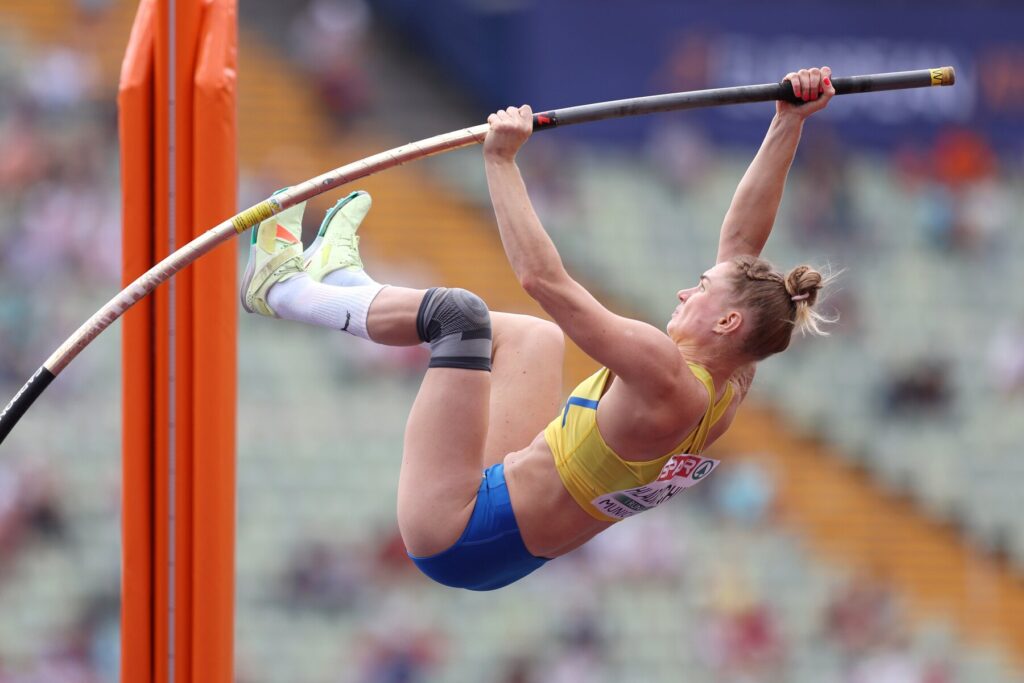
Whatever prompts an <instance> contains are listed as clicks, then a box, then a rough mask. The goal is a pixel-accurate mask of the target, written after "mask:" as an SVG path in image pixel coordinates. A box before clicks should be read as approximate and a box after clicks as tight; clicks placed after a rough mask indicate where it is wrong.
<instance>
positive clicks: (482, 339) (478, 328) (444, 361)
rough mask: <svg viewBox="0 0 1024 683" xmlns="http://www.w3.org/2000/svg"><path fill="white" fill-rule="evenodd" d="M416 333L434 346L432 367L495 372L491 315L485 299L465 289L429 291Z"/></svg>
mask: <svg viewBox="0 0 1024 683" xmlns="http://www.w3.org/2000/svg"><path fill="white" fill-rule="evenodd" d="M416 332H417V333H418V334H419V337H420V339H421V340H423V341H425V342H427V343H429V344H430V367H432V368H462V369H465V370H487V371H488V372H489V371H490V369H491V314H490V311H488V310H487V304H485V303H484V301H483V299H481V298H480V297H478V296H477V295H476V294H473V293H472V292H467V291H466V290H464V289H447V288H445V287H434V288H432V289H428V290H427V293H426V295H425V296H424V297H423V303H421V304H420V310H419V313H418V314H417V315H416Z"/></svg>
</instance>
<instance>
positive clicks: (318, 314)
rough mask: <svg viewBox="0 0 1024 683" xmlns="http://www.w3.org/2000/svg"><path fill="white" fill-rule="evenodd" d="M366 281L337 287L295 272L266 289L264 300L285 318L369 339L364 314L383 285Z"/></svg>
mask: <svg viewBox="0 0 1024 683" xmlns="http://www.w3.org/2000/svg"><path fill="white" fill-rule="evenodd" d="M335 272H339V271H335ZM349 272H351V271H349ZM359 272H361V271H359ZM333 274H334V273H332V275H333ZM364 275H365V273H364ZM367 280H369V276H367ZM369 281H370V282H371V283H372V284H365V285H356V286H352V287H337V286H332V285H327V284H323V283H320V282H315V281H313V280H312V279H310V277H309V276H308V275H306V274H302V275H297V276H295V277H293V278H291V279H290V280H285V281H284V282H278V283H277V284H275V285H274V286H273V287H271V288H270V291H269V292H267V303H269V304H270V307H271V308H272V309H274V312H275V313H277V315H278V316H279V317H281V318H284V319H285V320H294V321H296V322H300V323H307V324H309V325H317V326H319V327H327V328H330V329H332V330H341V331H342V332H348V333H349V334H354V335H355V336H357V337H362V338H363V339H369V338H370V335H369V334H368V333H367V331H366V314H367V312H369V310H370V304H371V303H373V300H374V298H376V296H377V295H378V294H379V293H380V290H382V289H384V285H382V284H378V283H376V282H373V280H369Z"/></svg>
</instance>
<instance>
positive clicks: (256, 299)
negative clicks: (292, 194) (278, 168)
mask: <svg viewBox="0 0 1024 683" xmlns="http://www.w3.org/2000/svg"><path fill="white" fill-rule="evenodd" d="M282 191H283V190H278V192H282ZM275 194H277V193H276V192H275ZM305 210H306V202H302V203H301V204H296V205H295V206H293V207H291V208H288V209H285V210H284V211H282V212H281V213H279V214H278V215H276V216H273V217H271V218H268V219H267V220H265V221H263V222H262V223H260V224H259V225H258V226H256V228H254V229H253V231H252V242H251V244H250V246H249V265H248V266H246V268H245V274H244V275H243V276H242V286H241V295H242V296H241V298H242V308H244V309H245V310H246V311H248V312H249V313H259V314H260V315H266V316H269V317H271V318H276V317H277V314H276V313H274V311H273V309H271V308H270V305H269V304H268V303H267V292H269V291H270V288H271V287H273V286H274V285H276V284H277V283H278V282H284V281H285V280H289V279H291V278H293V277H295V276H296V275H299V274H300V273H302V214H303V212H304V211H305Z"/></svg>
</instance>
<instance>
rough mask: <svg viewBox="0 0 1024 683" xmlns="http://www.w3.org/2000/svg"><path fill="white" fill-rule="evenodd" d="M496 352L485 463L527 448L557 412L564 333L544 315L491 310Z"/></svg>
mask: <svg viewBox="0 0 1024 683" xmlns="http://www.w3.org/2000/svg"><path fill="white" fill-rule="evenodd" d="M491 323H492V328H493V335H494V354H493V364H492V370H491V400H490V421H489V422H490V427H489V429H488V432H487V443H486V446H485V447H484V455H483V466H484V467H489V466H491V465H493V464H495V463H499V462H501V461H502V460H503V459H504V457H505V455H506V454H508V453H511V452H513V451H518V450H520V449H522V448H525V447H526V446H528V445H529V444H530V442H531V441H532V440H533V439H534V437H536V436H537V434H538V433H539V432H540V431H541V430H543V429H544V427H545V426H547V424H548V422H550V421H551V419H552V418H553V417H554V416H555V414H556V413H557V412H558V406H559V404H560V403H561V399H562V363H563V358H564V356H565V337H564V335H563V334H562V330H561V329H560V328H559V327H558V326H557V325H555V324H554V323H552V322H550V321H548V320H542V319H540V318H535V317H533V316H529V315H517V314H514V313H499V312H492V313H491Z"/></svg>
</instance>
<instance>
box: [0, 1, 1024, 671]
mask: <svg viewBox="0 0 1024 683" xmlns="http://www.w3.org/2000/svg"><path fill="white" fill-rule="evenodd" d="M134 8H135V3H134V2H131V1H130V0H50V1H48V2H45V3H39V2H37V1H35V0H0V92H2V93H3V96H2V97H0V400H4V401H6V400H7V399H6V398H3V397H5V396H6V397H10V396H12V395H13V394H14V392H15V391H16V390H17V388H18V387H19V386H20V385H21V383H22V382H24V381H25V380H26V379H27V378H28V376H29V375H30V374H31V372H32V371H34V369H35V368H36V367H38V365H39V364H40V363H41V362H42V360H44V359H45V357H46V356H47V355H48V354H49V353H50V352H51V351H52V349H53V348H55V347H56V346H57V345H58V344H59V343H60V342H61V341H63V339H64V338H66V337H67V336H68V335H69V334H70V333H71V332H72V331H73V330H74V329H75V328H76V327H77V326H78V325H79V324H80V323H81V322H82V321H83V320H84V319H85V318H86V317H88V316H89V315H90V314H91V313H92V312H93V311H94V310H96V309H97V308H98V307H99V306H100V305H102V303H104V302H105V301H106V300H107V299H108V298H109V297H110V296H112V295H113V294H114V293H116V291H117V290H118V288H119V287H118V281H119V268H120V256H119V250H118V244H119V241H120V198H119V190H118V168H117V158H118V151H117V128H116V108H115V101H114V95H115V92H116V85H117V75H118V68H119V63H120V59H121V56H122V54H123V50H124V46H125V44H126V42H127V35H128V27H129V26H130V23H131V19H132V16H133V13H134ZM239 14H240V20H241V37H240V72H239V95H240V99H239V135H240V140H239V141H240V150H241V152H240V154H241V162H242V177H241V186H240V189H241V192H240V204H241V205H242V206H247V205H249V204H252V203H254V202H255V201H258V200H259V199H262V198H263V197H265V196H267V195H268V194H269V193H270V192H272V191H273V190H274V189H277V188H278V187H281V186H284V185H287V184H289V183H292V182H295V181H297V180H301V179H305V178H308V177H311V176H313V175H315V174H317V173H319V172H322V171H324V170H327V169H329V168H333V167H335V166H339V165H341V164H342V163H345V162H348V161H352V160H355V159H358V158H361V157H363V156H366V155H368V154H370V153H374V152H378V151H382V150H383V149H386V148H389V147H393V146H395V145H397V144H400V143H402V142H406V141H409V140H414V139H420V138H424V137H427V136H430V135H434V134H437V133H442V132H447V131H450V130H454V129H457V128H460V127H462V126H465V125H471V124H476V123H480V122H482V121H484V120H485V118H486V115H487V113H488V112H489V111H490V110H492V109H495V108H497V107H499V106H504V105H507V104H520V103H523V102H529V103H531V104H532V105H534V107H535V108H537V109H550V108H557V107H560V106H567V105H574V104H582V103H587V102H593V101H602V100H609V99H616V98H622V97H632V96H637V95H644V94H653V93H658V92H668V91H674V90H692V89H699V88H705V87H717V86H723V85H732V84H750V83H762V82H771V81H777V80H779V79H780V78H781V77H782V76H783V75H784V74H785V73H786V72H787V71H789V70H793V69H797V68H800V67H803V66H813V65H822V64H828V65H830V66H831V67H832V68H833V70H834V72H835V73H836V75H853V74H858V73H873V72H882V71H893V70H904V69H917V68H926V67H934V66H944V65H952V66H954V67H955V68H956V70H957V76H958V82H957V85H956V86H955V87H954V88H951V89H950V88H946V89H924V90H915V91H907V92H896V93H884V94H869V95H862V96H852V97H844V98H839V99H837V100H835V101H834V102H833V103H832V104H831V105H830V106H829V108H828V110H826V111H825V112H823V113H822V114H821V115H818V116H816V117H815V118H814V119H813V120H812V121H810V122H809V123H808V125H807V126H806V129H805V136H804V141H803V143H802V147H801V150H800V152H799V154H798V158H797V161H796V163H795V165H794V168H793V171H792V173H791V175H790V181H789V185H788V188H787V194H786V198H785V200H784V203H783V207H782V211H781V212H780V217H779V220H778V222H777V228H776V234H775V235H774V236H773V237H772V240H771V241H770V242H769V245H768V249H767V250H766V256H768V257H769V258H770V259H771V260H773V261H775V262H776V263H777V264H778V265H779V266H780V267H787V268H788V267H791V266H793V265H795V264H797V263H802V262H809V263H813V264H816V265H825V264H828V265H831V267H832V268H833V269H835V270H840V269H841V270H843V274H842V277H841V279H840V280H839V286H838V287H837V291H835V292H834V293H833V295H832V296H831V298H830V300H829V302H828V306H830V307H831V309H832V310H833V311H835V312H837V313H839V314H840V322H839V323H838V325H836V326H835V331H834V334H833V335H832V336H831V337H829V338H826V339H813V340H799V341H798V342H797V343H795V344H794V346H793V348H792V349H791V350H790V351H789V352H788V353H786V354H784V355H783V356H781V357H776V358H773V359H771V360H770V361H768V362H766V363H764V364H762V369H761V370H760V371H759V375H758V383H757V385H756V386H755V391H754V393H753V395H752V398H751V406H749V407H747V408H745V409H744V412H747V413H749V414H750V415H751V418H750V420H749V421H748V422H746V424H745V426H743V425H737V430H736V431H738V432H739V435H738V436H737V438H736V439H735V440H733V441H729V442H727V443H723V444H722V445H721V446H719V447H716V451H715V453H716V454H713V457H721V458H722V459H723V460H724V461H725V462H726V465H727V467H724V468H723V469H722V471H721V472H720V473H719V475H718V476H716V477H714V478H713V479H711V480H709V482H708V484H707V485H706V486H702V487H699V488H697V489H694V490H693V491H691V492H688V493H687V495H686V496H684V497H682V498H683V499H681V500H677V501H674V502H673V504H672V505H671V506H667V507H666V508H664V509H659V510H658V511H656V512H653V513H651V514H649V515H645V516H644V517H641V518H638V519H635V520H630V521H629V522H628V523H626V524H623V525H619V526H617V527H616V528H615V529H613V530H612V531H610V532H608V533H607V534H605V535H604V536H602V537H600V538H599V539H597V540H596V541H594V542H593V543H591V544H589V545H588V546H587V547H586V548H585V549H583V550H581V551H579V552H577V553H574V554H573V555H572V556H569V557H566V558H564V559H561V560H559V561H558V562H555V563H551V564H550V565H548V566H547V567H545V569H544V570H542V571H540V572H538V573H537V574H535V575H533V576H531V577H530V578H529V579H527V580H525V581H522V582H520V583H519V584H516V585H514V586H512V587H510V588H508V589H505V590H502V591H500V592H498V593H495V594H487V595H476V594H466V593H459V592H455V591H451V590H448V589H445V588H443V587H440V586H437V585H434V584H431V583H429V582H427V581H426V580H425V579H424V578H423V577H422V576H420V575H419V574H417V573H416V572H415V570H414V569H413V568H412V567H411V565H410V564H409V562H408V561H407V559H406V558H405V556H404V553H403V550H402V547H401V543H400V539H399V538H398V536H397V528H396V525H395V520H394V507H395V489H396V482H397V472H398V465H399V453H400V450H401V439H402V430H403V427H404V420H405V417H406V415H407V412H408V409H409V406H410V405H411V401H412V397H413V396H414V394H415V390H416V387H417V384H418V379H419V377H420V374H421V372H422V369H423V367H424V365H425V358H424V356H423V353H422V352H421V351H420V350H419V349H406V350H395V349H380V348H377V347H374V346H371V345H369V344H364V343H362V342H360V341H358V340H355V339H352V338H351V337H347V336H343V335H331V334H329V333H327V332H325V331H323V330H317V329H307V328H303V327H299V326H287V325H283V324H281V323H278V322H272V321H269V320H263V319H260V320H254V319H250V318H243V319H242V321H241V330H240V360H239V377H240V391H239V394H240V403H239V451H238V471H239V482H238V486H239V508H238V546H237V564H238V594H237V627H236V641H237V642H236V668H237V672H238V681H239V682H240V683H243V682H244V683H276V682H282V683H283V682H285V681H287V682H289V683H349V682H351V683H399V682H403V683H413V682H417V683H418V682H420V681H466V682H474V683H475V682H494V683H548V682H551V683H570V682H576V681H587V682H588V683H589V682H594V681H597V682H599V681H608V682H609V683H610V682H611V681H645V682H646V681H677V680H686V681H693V682H695V683H697V682H708V683H712V682H714V683H720V682H730V683H731V682H737V683H739V682H744V683H746V682H752V681H807V682H811V681H814V682H822V681H827V682H833V681H834V682H836V683H862V682H863V683H866V682H868V681H870V682H881V683H951V682H953V681H963V682H970V683H975V682H986V683H987V682H991V683H1003V682H1009V681H1022V680H1024V673H1022V672H1024V668H1022V666H1021V664H1022V663H1024V641H1022V638H1021V632H1020V631H1018V632H1016V633H1015V632H1014V631H1013V628H1014V625H1015V624H1016V625H1019V624H1020V623H1021V615H1020V612H1019V611H1018V612H1017V613H1016V614H1013V613H1010V614H1007V613H1005V612H1000V610H1001V609H1004V610H1014V609H1019V606H1020V605H1024V521H1022V519H1021V515H1020V508H1019V507H1018V501H1019V498H1020V493H1019V492H1020V490H1021V488H1022V487H1024V459H1022V456H1024V453H1022V451H1024V421H1022V420H1021V419H1020V416H1021V414H1022V408H1024V293H1022V290H1021V288H1020V287H1019V286H1018V284H1019V283H1020V282H1021V277H1022V275H1024V265H1022V263H1021V259H1022V257H1024V230H1022V228H1021V225H1020V218H1019V217H1020V216H1021V215H1022V213H1024V196H1022V193H1021V192H1020V188H1021V181H1022V167H1024V136H1022V132H1024V124H1022V123H1021V121H1024V81H1021V80H1020V78H1019V76H1018V74H1020V73H1022V72H1024V39H1022V38H1021V37H1020V26H1022V25H1024V8H1022V7H1021V6H1020V5H1019V4H1016V3H1011V2H994V1H993V2H986V3H981V4H978V5H972V6H968V5H966V4H960V3H953V2H947V3H942V2H940V3H924V2H914V1H911V0H906V1H904V2H899V3H893V4H892V5H891V6H889V7H887V8H886V9H885V11H884V12H882V11H880V10H879V9H877V8H875V7H869V6H868V5H864V4H863V3H852V2H840V3H832V4H828V5H822V4H821V3H818V4H811V3H804V2H787V3H781V4H780V3H776V4H774V5H772V4H765V3H755V2H746V1H739V0H737V1H734V2H727V3H719V4H717V5H714V6H711V5H710V4H708V5H705V4H703V3H702V4H700V5H696V4H695V5H689V4H683V3H679V2H669V1H667V0H665V1H653V0H643V1H636V2H632V3H628V4H627V3H614V2H607V1H602V2H594V1H590V2H583V1H582V0H551V1H549V2H535V1H530V0H500V1H496V0H435V1H434V2H429V3H425V2H415V1H414V0H311V1H308V2H306V1H304V2H291V3H276V2H272V1H271V0H245V1H244V2H242V3H241V6H240V8H239ZM771 114H772V106H771V105H747V106H737V107H730V108H719V109H714V110H707V111H700V112H687V113H679V114H670V115H669V114H666V115H658V116H652V117H645V118H637V119H631V120H620V121H610V122H604V123H600V124H591V125H587V126H579V127H576V128H570V129H566V130H562V131H554V132H550V133H545V134H544V135H538V136H537V138H535V139H534V140H532V141H531V142H530V143H529V145H528V147H527V149H526V150H525V151H524V153H523V155H522V163H521V165H522V167H523V169H524V175H525V177H526V179H527V183H528V185H529V187H530V190H531V193H532V196H533V198H534V201H535V203H536V205H537V208H538V211H539V213H540V215H541V218H542V220H543V221H544V222H545V225H546V227H547V228H548V230H549V232H550V233H551V235H552V237H553V238H554V239H555V241H556V243H557V245H558V247H559V249H560V251H561V252H562V254H563V257H564V259H565V261H566V263H567V265H568V266H569V268H570V270H571V271H572V272H573V273H574V275H576V276H577V277H578V278H579V279H581V280H582V281H583V282H585V283H586V284H587V285H588V286H589V287H591V288H592V290H593V291H594V292H595V293H596V294H597V295H598V296H599V298H601V299H602V300H603V301H605V302H607V303H608V305H609V306H611V307H612V308H614V309H615V310H617V311H619V312H623V313H626V314H630V315H634V316H637V317H640V318H643V319H646V320H649V321H651V322H652V323H655V324H658V325H661V324H663V322H664V320H665V319H666V318H667V316H668V315H669V314H670V312H671V310H672V308H673V305H674V294H675V292H676V290H677V289H678V288H680V287H682V286H685V285H688V284H689V283H691V282H692V281H694V280H695V279H696V277H697V276H698V275H699V274H700V272H702V271H703V269H705V268H707V267H708V266H710V265H711V263H712V260H713V258H714V254H715V247H716V244H717V236H718V228H719V226H720V224H721V219H722V217H723V216H724V213H725V210H726V208H727V207H728V204H729V200H730V198H731V195H732V192H733V190H734V189H735V187H736V184H737V183H738V181H739V179H740V177H741V176H742V173H743V171H744V170H745V168H746V165H747V164H748V163H749V161H750V159H751V158H752V156H753V154H754V152H755V151H756V148H757V145H758V143H759V141H760V139H761V137H762V136H763V134H764V131H765V130H766V128H767V125H768V122H769V120H770V118H771ZM365 187H366V188H367V189H369V190H370V191H371V192H372V193H373V195H374V198H375V202H376V203H375V208H374V210H373V212H372V213H371V214H370V217H369V219H368V220H367V222H366V224H365V227H364V230H363V232H362V234H363V249H364V256H365V261H366V263H367V267H368V270H369V271H370V272H371V274H373V275H374V276H375V277H376V278H377V279H378V280H381V281H390V282H394V283H396V284H405V285H411V286H424V285H429V284H434V283H439V282H443V283H444V284H449V285H459V286H467V287H469V288H471V289H474V290H475V291H478V292H480V293H481V294H482V295H483V296H484V298H485V299H487V301H488V303H489V304H490V305H491V307H492V308H499V309H515V310H525V311H533V310H535V309H534V308H531V307H530V304H529V302H528V301H527V300H526V299H525V297H524V295H523V294H522V293H521V292H520V291H519V290H518V288H517V287H516V285H515V283H514V281H513V280H512V279H511V276H510V274H509V272H508V268H507V265H506V264H505V263H504V260H503V257H502V253H501V250H500V244H499V243H498V241H497V235H496V232H495V230H494V224H493V217H492V215H491V213H490V208H489V204H488V201H487V196H486V188H485V187H484V183H483V174H482V168H481V163H480V158H479V150H478V149H469V150H463V151H460V152H456V153H453V154H449V155H445V156H442V157H438V158H436V159H432V160H427V161H424V162H419V163H417V164H414V165H412V166H409V167H404V168H402V169H397V170H394V171H389V172H387V173H385V174H382V175H380V176H376V177H373V178H370V179H368V180H367V182H366V184H365ZM336 198H337V197H336V196H333V195H332V196H330V197H324V198H320V199H319V200H317V201H315V202H312V203H311V206H310V208H309V210H308V211H307V217H306V227H307V229H308V231H309V233H308V234H307V236H308V235H309V234H311V233H312V231H313V230H315V228H316V226H317V225H318V224H319V219H320V217H321V216H322V215H323V211H324V209H325V208H326V207H327V206H329V205H330V204H331V203H333V201H334V200H335V199H336ZM239 253H240V258H241V256H242V250H241V249H240V252H239ZM119 352H120V341H119V337H118V332H117V330H111V331H109V332H108V333H107V334H106V335H104V336H103V337H101V338H100V339H99V340H97V341H96V342H95V343H94V344H93V345H92V346H90V348H89V349H88V351H87V352H86V353H84V354H83V355H82V356H81V357H80V358H79V359H78V360H77V361H76V362H75V363H74V364H73V365H72V366H71V367H70V368H69V369H68V370H67V371H66V372H65V373H63V374H62V376H61V378H60V380H59V381H58V382H56V383H55V384H54V386H53V387H52V388H51V389H50V390H49V392H48V393H47V395H46V396H45V397H44V398H43V399H41V400H40V402H39V404H38V405H37V406H36V407H35V408H34V409H33V411H32V412H31V413H30V414H29V415H28V417H26V419H25V420H23V422H22V424H20V425H19V427H18V429H17V430H16V431H15V432H14V434H12V436H11V437H10V439H9V440H8V441H7V443H6V444H5V449H4V450H5V452H4V456H3V458H2V459H0V683H14V682H16V683H43V682H46V683H49V682H51V681H60V682H63V681H73V682H75V683H78V682H82V683H92V682H93V681H96V682H100V681H102V682H104V683H107V682H110V681H115V680H117V676H118V673H117V672H118V637H119V634H118V628H119V626H118V605H119V598H118V590H119V583H118V582H119V562H120V559H119V547H120V537H119V534H120V526H119V525H120V521H119V515H120V512H119V509H118V506H119V486H120V426H119V421H120V414H119V410H120V408H119V401H120V388H119ZM569 367H570V370H573V369H575V370H579V368H582V367H584V364H583V363H581V362H580V361H578V360H575V361H572V362H571V363H570V366H569ZM580 376H581V374H580V372H577V373H576V374H575V375H573V376H571V377H569V378H568V379H569V380H578V379H579V378H580ZM872 515H878V516H879V517H878V518H877V519H876V518H874V517H871V516H872ZM865 519H870V520H871V522H870V524H868V525H867V527H865V525H864V524H858V521H862V520H865ZM865 528H869V529H870V531H871V533H870V534H867V533H865ZM853 537H855V538H853ZM894 543H895V544H896V545H895V546H894V545H893V544H894ZM894 547H896V548H898V550H899V552H893V550H892V549H893V548H894ZM937 549H941V551H940V550H937ZM943 553H946V554H943ZM950 553H951V554H950ZM950 557H954V558H956V561H955V562H952V561H950V560H949V558H950ZM921 565H924V566H926V568H927V571H926V572H925V573H923V574H922V572H921V570H920V566H921ZM979 605H982V606H984V605H991V609H990V611H989V612H987V613H986V612H984V611H983V610H982V611H979V610H978V606H979ZM1015 619H1016V621H1015Z"/></svg>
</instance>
